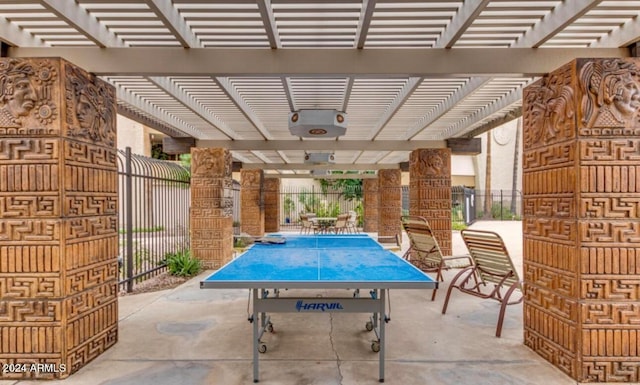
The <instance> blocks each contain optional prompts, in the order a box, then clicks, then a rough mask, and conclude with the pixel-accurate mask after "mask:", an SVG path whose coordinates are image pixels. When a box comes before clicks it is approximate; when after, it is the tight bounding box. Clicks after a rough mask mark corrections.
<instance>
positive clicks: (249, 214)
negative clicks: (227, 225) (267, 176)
mask: <svg viewBox="0 0 640 385" xmlns="http://www.w3.org/2000/svg"><path fill="white" fill-rule="evenodd" d="M263 173H264V172H263V171H262V170H242V171H240V184H241V190H240V199H241V202H242V203H241V207H242V212H241V213H240V223H241V226H242V232H243V233H247V234H249V235H253V236H255V237H261V236H263V235H264V196H263V195H262V194H263V186H264V175H263Z"/></svg>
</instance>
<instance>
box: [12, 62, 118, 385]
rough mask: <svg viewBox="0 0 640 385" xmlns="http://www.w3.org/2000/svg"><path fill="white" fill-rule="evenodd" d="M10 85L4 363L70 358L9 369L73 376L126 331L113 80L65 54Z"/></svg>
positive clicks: (15, 75)
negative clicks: (52, 369) (120, 296)
mask: <svg viewBox="0 0 640 385" xmlns="http://www.w3.org/2000/svg"><path fill="white" fill-rule="evenodd" d="M0 84H1V85H2V87H0V135H1V136H2V140H0V256H1V258H0V298H1V299H0V336H1V337H2V341H3V343H2V344H0V362H2V363H29V364H31V363H46V364H54V365H55V366H56V367H57V368H60V367H61V365H62V364H64V365H66V371H64V372H62V371H59V372H56V373H34V372H27V373H3V377H7V378H13V379H25V378H38V379H53V378H63V377H66V376H68V375H70V374H71V373H73V372H74V371H76V370H78V369H80V368H81V367H82V366H83V365H85V364H86V363H87V362H88V361H90V360H91V359H93V358H95V357H96V356H98V355H99V354H101V353H102V352H103V351H104V350H105V349H106V348H108V347H109V346H111V345H113V344H114V343H115V342H116V341H117V338H118V333H117V322H118V319H117V318H118V311H117V270H118V265H117V255H118V232H117V227H116V225H117V220H118V218H117V207H118V190H117V189H118V184H117V177H118V175H117V163H116V149H115V148H114V146H115V143H116V132H115V121H116V119H115V117H116V112H115V89H114V88H113V87H112V86H110V85H108V84H107V83H106V82H104V81H102V80H101V79H98V78H96V77H95V76H93V75H91V74H89V73H87V72H86V71H83V70H81V69H79V68H77V67H75V66H73V65H72V64H70V63H68V62H66V61H64V60H61V59H14V58H0ZM10 98H12V100H13V101H14V102H12V103H7V102H6V101H7V100H9V99H10ZM15 101H17V102H18V103H15ZM107 309H108V310H107ZM106 335H108V338H105V336H106ZM80 336H81V338H80V339H81V340H82V341H81V342H82V346H84V347H86V348H84V350H85V352H90V354H81V355H80V354H76V352H75V351H74V349H79V348H80V346H79V345H78V338H79V337H80ZM72 362H73V365H71V363H72Z"/></svg>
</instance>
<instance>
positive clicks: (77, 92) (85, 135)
mask: <svg viewBox="0 0 640 385" xmlns="http://www.w3.org/2000/svg"><path fill="white" fill-rule="evenodd" d="M65 72H66V84H65V99H66V109H67V113H66V122H67V125H68V128H67V135H68V136H69V137H71V138H80V139H84V140H88V141H91V142H94V143H100V144H103V145H106V146H113V145H115V140H116V128H115V121H114V119H115V113H114V111H115V109H114V106H115V102H116V99H115V91H114V89H113V87H110V86H108V84H107V83H105V82H103V81H101V80H100V79H96V78H95V76H93V75H90V74H88V73H86V72H84V71H82V70H80V69H78V68H77V67H73V66H69V65H66V66H65Z"/></svg>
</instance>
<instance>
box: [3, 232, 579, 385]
mask: <svg viewBox="0 0 640 385" xmlns="http://www.w3.org/2000/svg"><path fill="white" fill-rule="evenodd" d="M472 227H473V228H476V229H488V230H493V231H496V232H498V233H500V234H501V235H502V236H503V238H504V239H505V242H506V243H507V247H508V249H509V251H510V253H511V255H512V256H513V258H514V261H515V263H516V265H517V266H518V267H520V268H521V265H522V224H521V222H477V223H475V224H474V225H473V226H472ZM453 244H454V255H461V254H465V253H466V249H465V246H464V244H463V243H462V240H461V239H460V235H459V233H458V232H454V238H453ZM407 246H408V245H407V244H406V240H405V244H403V250H404V249H406V247H407ZM455 273H456V270H450V271H447V272H445V282H444V284H442V285H441V289H440V290H439V291H438V296H437V298H436V300H435V301H434V302H431V300H430V298H431V291H430V290H428V291H423V290H392V291H391V293H390V297H391V321H390V322H389V323H388V324H387V328H386V332H387V340H386V365H385V368H386V373H385V383H387V384H397V385H407V384H427V383H428V384H430V385H465V384H469V385H503V384H504V385H506V384H518V385H534V384H535V385H538V384H540V385H543V384H544V385H570V384H576V382H575V381H574V380H572V379H571V378H569V377H568V376H566V375H565V374H563V373H562V372H560V371H559V370H558V369H556V368H555V367H553V366H552V365H551V364H549V363H548V362H546V361H545V360H543V359H542V358H541V357H539V356H538V355H537V354H536V353H534V352H533V351H532V350H530V349H528V348H527V347H525V346H524V344H523V327H522V316H523V315H522V305H521V304H520V305H515V306H509V307H508V308H507V313H506V317H505V324H504V329H503V331H502V337H501V338H496V337H495V336H494V334H495V327H496V321H497V316H498V304H497V303H495V302H493V301H484V300H481V299H479V298H475V297H472V296H469V295H462V294H460V293H459V292H454V293H453V294H452V300H451V302H450V304H449V309H448V311H447V314H446V315H442V314H441V309H442V304H443V301H444V297H445V295H446V288H447V285H448V282H449V281H450V280H451V278H452V276H453V275H454V274H455ZM520 273H521V271H520ZM208 274H210V272H209V271H207V272H204V273H202V274H201V275H199V276H198V277H195V278H194V279H191V280H190V281H188V282H187V283H185V284H183V285H181V286H179V287H177V288H175V289H171V290H164V291H159V292H154V293H146V294H138V295H131V296H124V297H121V298H120V299H119V303H120V308H119V314H120V315H119V318H120V323H119V328H120V329H119V341H118V343H117V344H116V345H115V346H113V347H112V348H111V349H109V350H108V351H106V352H105V353H103V354H102V355H101V356H99V357H98V358H96V359H95V360H94V361H92V362H90V363H89V364H88V365H86V366H85V367H84V368H82V369H81V370H80V371H78V372H77V373H75V374H73V375H72V376H70V377H69V378H67V379H65V380H62V381H56V382H55V383H56V384H60V385H81V384H82V385H85V384H101V385H124V384H136V385H177V384H181V385H201V384H216V385H217V384H250V383H253V376H252V375H253V371H252V361H251V347H252V344H251V325H250V323H249V322H247V299H248V290H201V289H200V288H199V282H200V280H201V279H203V278H204V277H205V276H207V275H208ZM316 293H317V291H314V295H316ZM320 294H322V295H327V296H328V295H329V293H328V291H322V292H321V293H320ZM341 294H344V291H342V293H341ZM367 320H368V315H366V314H353V313H351V314H335V313H329V314H317V313H316V314H274V315H273V316H272V322H273V323H274V328H275V333H273V334H271V333H267V334H265V336H264V337H263V341H265V343H266V344H267V347H268V351H267V353H266V354H261V355H260V383H261V384H292V385H293V384H295V385H301V384H327V385H329V384H332V385H333V384H344V385H349V384H373V383H378V355H377V354H376V353H374V352H372V350H371V348H370V345H371V341H372V340H373V338H374V336H375V335H374V334H373V333H372V332H367V331H366V330H365V328H364V325H365V322H366V321H367ZM14 384H20V385H27V384H40V385H41V384H42V381H14V380H12V381H7V380H5V381H1V380H0V385H14Z"/></svg>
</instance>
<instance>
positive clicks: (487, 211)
mask: <svg viewBox="0 0 640 385" xmlns="http://www.w3.org/2000/svg"><path fill="white" fill-rule="evenodd" d="M492 140H493V138H492V136H491V131H487V163H486V166H485V179H484V215H483V218H485V219H491V141H492Z"/></svg>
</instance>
